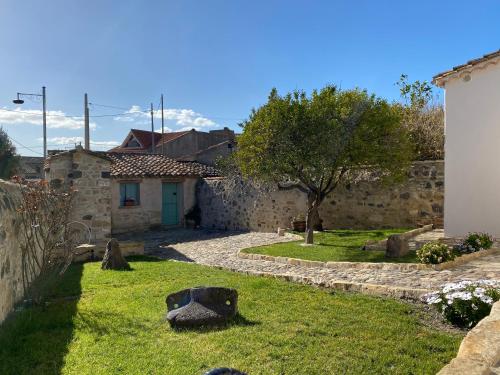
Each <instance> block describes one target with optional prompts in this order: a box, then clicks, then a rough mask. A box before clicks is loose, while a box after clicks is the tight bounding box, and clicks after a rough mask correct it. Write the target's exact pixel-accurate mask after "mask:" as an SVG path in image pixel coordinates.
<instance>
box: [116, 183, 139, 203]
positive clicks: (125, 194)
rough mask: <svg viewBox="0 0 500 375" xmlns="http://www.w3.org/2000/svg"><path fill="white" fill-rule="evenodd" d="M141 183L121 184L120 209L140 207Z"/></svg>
mask: <svg viewBox="0 0 500 375" xmlns="http://www.w3.org/2000/svg"><path fill="white" fill-rule="evenodd" d="M139 198H140V193H139V183H137V182H126V183H120V207H128V206H138V205H139V203H140V199H139Z"/></svg>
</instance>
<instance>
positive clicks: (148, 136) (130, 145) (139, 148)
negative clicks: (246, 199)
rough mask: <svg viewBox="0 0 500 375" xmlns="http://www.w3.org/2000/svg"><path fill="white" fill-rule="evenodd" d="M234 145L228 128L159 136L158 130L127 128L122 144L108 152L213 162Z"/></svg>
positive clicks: (227, 152)
mask: <svg viewBox="0 0 500 375" xmlns="http://www.w3.org/2000/svg"><path fill="white" fill-rule="evenodd" d="M153 142H154V144H153ZM234 144H235V134H234V131H232V130H230V129H228V128H224V129H219V130H210V131H209V132H202V131H197V130H195V129H192V130H188V131H181V132H168V133H164V134H163V135H162V134H161V133H158V132H154V133H152V132H150V131H145V130H139V129H131V130H130V132H129V133H128V134H127V136H126V137H125V139H124V140H123V142H122V144H121V145H120V146H118V147H115V148H113V149H111V150H109V152H113V153H138V154H147V153H154V154H160V155H165V156H168V157H170V158H172V159H182V160H189V161H198V162H203V163H205V164H210V165H213V164H214V162H215V160H216V158H217V157H219V156H226V155H228V154H229V153H230V152H232V149H233V147H234ZM153 151H154V152H153Z"/></svg>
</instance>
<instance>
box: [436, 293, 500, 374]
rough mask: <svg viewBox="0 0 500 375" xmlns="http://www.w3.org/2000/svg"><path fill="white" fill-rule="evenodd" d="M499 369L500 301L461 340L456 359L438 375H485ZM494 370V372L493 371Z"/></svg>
mask: <svg viewBox="0 0 500 375" xmlns="http://www.w3.org/2000/svg"><path fill="white" fill-rule="evenodd" d="M499 369H500V301H498V302H496V303H495V304H494V305H493V307H492V308H491V312H490V315H489V316H487V317H486V318H484V319H483V320H481V321H480V322H479V323H478V324H477V325H476V326H475V327H474V328H473V329H472V330H471V331H470V332H469V333H468V334H467V336H465V338H464V339H463V341H462V343H461V344H460V348H459V349H458V354H457V356H456V358H454V359H452V360H451V362H450V363H449V364H447V365H446V366H445V367H443V368H442V369H441V371H439V372H438V375H457V374H467V375H486V374H493V373H497V372H496V371H498V370H499ZM495 370H496V371H495Z"/></svg>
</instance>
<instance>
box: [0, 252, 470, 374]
mask: <svg viewBox="0 0 500 375" xmlns="http://www.w3.org/2000/svg"><path fill="white" fill-rule="evenodd" d="M139 259H141V260H140V261H139V260H136V261H134V262H132V263H131V265H132V267H133V270H132V271H127V272H124V271H122V272H119V271H101V270H100V268H99V266H100V264H98V263H86V264H84V265H74V266H72V267H71V268H70V269H69V271H68V272H67V273H66V275H65V279H64V284H63V285H62V286H61V288H60V289H59V290H58V291H57V293H56V294H55V295H54V298H53V299H52V302H51V303H50V304H49V305H48V306H45V307H43V308H41V307H34V308H29V309H25V310H22V311H20V312H17V313H15V314H14V315H13V316H12V317H11V318H9V319H8V320H7V321H6V322H5V323H4V324H3V325H2V326H0V374H2V375H9V374H15V375H20V374H37V375H41V374H78V375H82V374H92V375H98V374H167V375H170V374H172V375H174V374H178V375H187V374H194V375H196V374H202V373H204V372H205V371H207V370H208V369H210V368H213V367H216V366H231V367H235V368H239V369H240V370H243V371H246V372H248V373H249V374H252V375H258V374H273V375H274V374H309V375H314V374H340V373H342V374H345V373H349V374H385V373H391V374H431V373H436V372H437V371H438V370H439V369H440V368H441V367H442V366H443V365H444V364H446V363H447V362H448V361H449V360H451V359H452V358H453V357H454V356H455V354H456V351H457V349H458V346H459V343H460V341H461V339H462V338H463V333H461V332H455V331H448V330H447V331H444V330H442V329H441V328H439V327H437V326H436V327H435V326H429V325H428V324H427V323H425V324H424V322H423V321H422V320H421V316H422V314H424V313H423V312H422V311H421V310H420V308H417V307H415V306H414V305H409V304H406V303H403V302H400V301H396V300H391V299H384V298H378V297H372V296H365V295H360V294H345V293H337V292H335V293H334V292H331V291H326V290H321V289H317V288H314V287H311V286H306V285H300V284H294V283H287V282H285V281H281V280H275V279H267V278H260V277H253V276H247V275H241V274H236V273H231V272H227V271H222V270H216V269H213V268H209V267H204V266H199V265H196V264H189V263H179V262H171V261H150V260H149V261H148V259H146V258H139ZM196 285H219V286H228V287H233V288H236V289H237V290H238V292H239V311H240V314H241V315H240V317H239V318H238V319H237V320H236V321H235V322H234V323H233V324H231V325H229V326H228V327H226V328H221V329H217V330H212V331H211V330H200V331H192V330H191V331H180V332H179V331H174V330H172V329H171V328H170V327H169V326H168V324H167V323H165V321H164V315H165V312H166V305H165V297H166V295H168V294H169V293H172V292H174V291H177V290H179V289H182V288H186V287H191V286H196Z"/></svg>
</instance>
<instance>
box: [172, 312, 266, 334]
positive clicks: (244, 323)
mask: <svg viewBox="0 0 500 375" xmlns="http://www.w3.org/2000/svg"><path fill="white" fill-rule="evenodd" d="M260 324H261V322H258V321H253V320H248V319H247V318H245V317H244V316H243V315H241V314H240V313H237V314H236V316H235V317H234V318H233V319H231V320H230V321H229V322H227V323H225V324H218V325H213V326H202V327H182V328H175V327H172V330H173V331H175V332H178V333H182V332H198V333H208V332H214V331H224V330H226V329H229V328H232V327H238V326H240V327H252V326H256V325H260Z"/></svg>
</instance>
